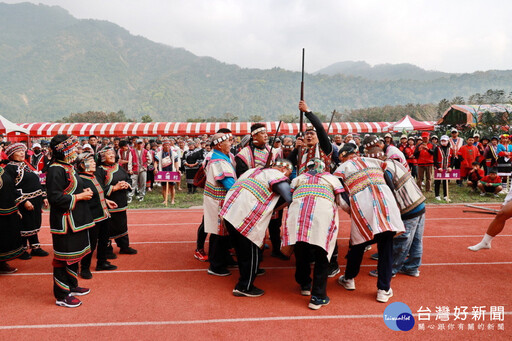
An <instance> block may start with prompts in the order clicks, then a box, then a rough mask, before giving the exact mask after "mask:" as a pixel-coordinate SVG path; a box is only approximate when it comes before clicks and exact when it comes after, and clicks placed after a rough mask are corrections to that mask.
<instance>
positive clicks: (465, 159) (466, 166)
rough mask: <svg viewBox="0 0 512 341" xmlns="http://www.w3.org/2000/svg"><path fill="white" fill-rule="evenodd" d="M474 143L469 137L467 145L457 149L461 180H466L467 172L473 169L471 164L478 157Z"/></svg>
mask: <svg viewBox="0 0 512 341" xmlns="http://www.w3.org/2000/svg"><path fill="white" fill-rule="evenodd" d="M474 141H475V140H474V139H473V137H469V138H468V139H467V140H466V143H467V144H466V145H464V146H462V147H461V148H460V149H459V158H460V178H461V180H463V179H466V178H467V176H468V174H469V171H470V170H471V169H472V168H473V162H475V161H476V160H477V158H478V157H479V156H480V153H479V152H478V148H477V147H475V146H474V145H473V142H474Z"/></svg>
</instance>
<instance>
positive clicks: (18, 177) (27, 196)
mask: <svg viewBox="0 0 512 341" xmlns="http://www.w3.org/2000/svg"><path fill="white" fill-rule="evenodd" d="M26 151H27V147H26V146H25V145H24V144H23V143H13V144H10V145H9V146H7V148H6V149H5V153H6V154H7V156H8V157H9V160H10V162H9V163H8V164H7V166H5V171H6V172H8V173H9V174H10V175H11V177H12V178H13V179H14V185H15V186H16V190H17V191H18V192H20V195H21V197H20V198H19V203H20V204H19V206H18V208H19V211H20V213H21V216H22V218H21V237H22V239H23V246H24V247H25V252H24V253H23V254H22V255H21V256H20V259H30V258H32V256H38V257H46V256H48V255H49V253H48V252H46V251H45V250H43V249H42V248H41V244H40V243H39V237H38V236H37V234H38V232H39V230H40V229H41V221H42V217H41V216H42V208H43V206H45V207H48V200H47V199H46V192H45V191H44V189H43V187H42V185H41V182H40V179H39V175H38V174H36V172H35V171H34V170H33V169H32V168H31V167H30V166H29V165H28V164H27V163H26V162H25V152H26ZM28 247H30V249H31V252H30V254H29V253H28V252H27V250H28Z"/></svg>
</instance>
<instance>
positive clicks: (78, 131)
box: [21, 122, 391, 137]
mask: <svg viewBox="0 0 512 341" xmlns="http://www.w3.org/2000/svg"><path fill="white" fill-rule="evenodd" d="M253 123H254V122H201V123H195V122H150V123H140V122H139V123H135V122H129V123H125V122H117V123H49V122H46V123H24V124H22V125H21V126H22V127H24V128H26V129H27V130H29V134H30V136H32V137H51V136H54V135H57V134H67V135H75V136H90V135H96V136H158V135H162V136H184V135H188V136H197V135H202V134H209V135H210V134H214V133H215V132H216V131H217V130H219V129H220V128H229V129H231V131H232V132H233V134H234V135H246V134H249V133H250V131H251V125H252V124H253ZM278 123H279V122H266V123H265V124H266V125H267V130H268V132H269V133H270V134H271V133H275V131H276V128H277V125H278ZM390 123H391V122H333V124H332V126H331V129H330V131H329V134H348V133H381V132H383V131H384V130H383V129H384V128H385V127H386V126H388V125H389V124H390ZM324 127H325V129H327V127H328V124H327V123H324ZM298 132H299V123H282V124H281V129H280V134H282V135H296V134H297V133H298Z"/></svg>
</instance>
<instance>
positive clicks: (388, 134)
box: [384, 133, 393, 137]
mask: <svg viewBox="0 0 512 341" xmlns="http://www.w3.org/2000/svg"><path fill="white" fill-rule="evenodd" d="M384 137H393V136H392V135H391V134H390V133H387V134H386V135H384Z"/></svg>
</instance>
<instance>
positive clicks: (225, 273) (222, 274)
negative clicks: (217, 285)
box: [208, 268, 231, 277]
mask: <svg viewBox="0 0 512 341" xmlns="http://www.w3.org/2000/svg"><path fill="white" fill-rule="evenodd" d="M208 274H209V275H214V276H219V277H225V276H229V275H231V272H230V271H229V270H228V269H219V270H213V269H212V268H208Z"/></svg>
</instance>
